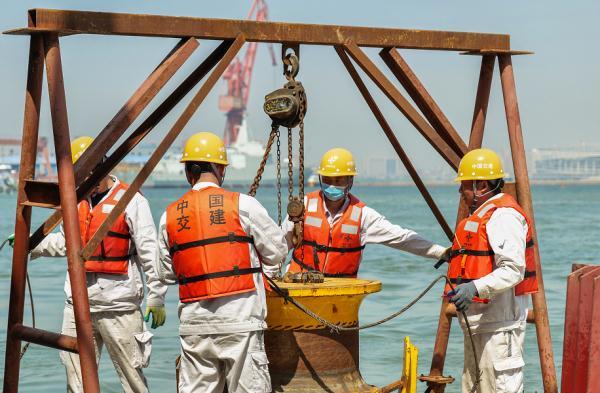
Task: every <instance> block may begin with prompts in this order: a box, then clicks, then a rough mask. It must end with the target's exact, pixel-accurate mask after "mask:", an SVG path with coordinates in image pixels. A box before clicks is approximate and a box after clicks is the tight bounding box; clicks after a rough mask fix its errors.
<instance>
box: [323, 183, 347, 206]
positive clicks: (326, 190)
mask: <svg viewBox="0 0 600 393" xmlns="http://www.w3.org/2000/svg"><path fill="white" fill-rule="evenodd" d="M321 191H323V195H325V198H327V199H329V200H330V201H334V202H335V201H339V200H340V199H342V198H343V197H344V196H346V187H340V186H332V185H329V184H325V183H322V184H321Z"/></svg>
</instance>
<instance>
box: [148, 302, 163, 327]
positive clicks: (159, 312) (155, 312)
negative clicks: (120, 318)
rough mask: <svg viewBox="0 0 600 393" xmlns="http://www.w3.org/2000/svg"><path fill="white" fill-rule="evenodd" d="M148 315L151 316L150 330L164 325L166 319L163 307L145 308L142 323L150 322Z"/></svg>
mask: <svg viewBox="0 0 600 393" xmlns="http://www.w3.org/2000/svg"><path fill="white" fill-rule="evenodd" d="M150 314H152V329H156V328H158V327H159V326H162V325H164V324H165V320H166V319H167V312H166V311H165V306H146V313H145V314H144V321H146V322H148V321H149V320H150Z"/></svg>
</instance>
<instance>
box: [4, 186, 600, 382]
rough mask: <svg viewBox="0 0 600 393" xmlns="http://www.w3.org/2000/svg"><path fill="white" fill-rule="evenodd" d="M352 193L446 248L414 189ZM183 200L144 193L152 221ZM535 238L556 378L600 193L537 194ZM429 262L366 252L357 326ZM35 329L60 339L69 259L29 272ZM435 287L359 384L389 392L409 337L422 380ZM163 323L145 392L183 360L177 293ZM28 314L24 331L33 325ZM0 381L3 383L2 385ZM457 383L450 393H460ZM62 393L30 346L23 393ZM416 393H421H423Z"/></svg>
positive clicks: (593, 257) (7, 219)
mask: <svg viewBox="0 0 600 393" xmlns="http://www.w3.org/2000/svg"><path fill="white" fill-rule="evenodd" d="M354 191H355V193H356V194H357V195H358V196H359V197H360V198H361V199H362V200H364V201H365V202H366V203H367V204H368V205H370V206H371V207H373V208H375V209H376V210H378V211H379V212H381V213H382V214H384V215H385V216H386V217H387V218H388V219H389V220H390V221H391V222H393V223H395V224H399V225H401V226H403V227H408V228H412V229H414V230H416V231H417V232H419V233H421V234H423V235H424V236H426V237H428V238H430V239H433V240H435V241H437V242H440V243H441V244H447V243H448V242H447V240H445V239H444V236H443V233H442V231H441V230H440V228H439V227H438V225H437V223H436V221H435V219H434V217H433V215H432V214H431V213H430V211H429V209H428V208H427V206H426V204H425V203H424V202H423V200H422V199H421V198H420V196H419V194H418V191H417V190H416V189H414V188H413V187H384V188H378V187H355V189H354ZM183 192H184V190H183V189H147V190H144V194H145V195H146V197H147V198H148V199H149V200H150V205H151V206H152V210H153V215H154V219H155V221H158V219H159V218H160V215H161V213H162V211H163V210H164V208H165V207H166V205H167V204H168V203H169V202H170V201H172V200H174V199H175V198H176V197H178V196H179V195H180V194H182V193H183ZM431 192H432V194H433V196H434V198H435V200H436V201H437V203H438V205H439V206H440V208H441V210H442V211H443V212H444V214H445V216H446V218H447V219H448V221H449V222H451V223H453V222H454V218H455V217H456V207H457V201H458V194H457V192H456V188H455V187H434V188H432V189H431ZM274 195H275V193H274V190H273V189H268V188H267V189H262V190H261V191H260V192H259V199H260V201H261V202H262V203H263V204H264V205H265V206H266V207H267V209H268V210H269V211H270V212H271V216H272V217H276V210H275V209H276V202H275V197H274ZM533 198H534V206H535V211H536V216H535V218H536V220H537V230H538V235H539V244H540V251H541V255H542V263H543V268H544V270H543V272H544V282H545V284H546V293H547V298H548V308H549V311H550V323H551V327H552V339H553V343H554V353H555V361H556V365H557V369H558V371H559V372H560V369H561V357H562V336H563V322H564V320H563V314H564V307H565V301H564V299H565V291H566V277H567V274H568V273H569V272H570V269H571V263H572V262H574V261H577V262H584V263H600V258H599V257H598V250H599V249H600V240H599V239H600V186H568V187H560V186H537V187H535V188H534V189H533ZM38 210H40V211H36V213H35V215H34V221H35V222H36V223H38V224H39V223H40V222H42V220H43V219H44V218H45V217H46V215H47V214H48V213H47V211H43V210H41V209H38ZM14 211H15V197H14V195H12V196H11V195H0V237H5V236H8V235H9V234H11V233H12V232H13V225H14V224H13V220H14ZM11 255H12V254H11V249H10V248H9V247H6V248H5V249H4V250H2V251H0V299H1V300H0V370H3V369H4V350H5V339H6V318H7V309H8V299H9V287H10V260H11ZM432 265H433V261H431V260H426V259H421V258H418V257H415V256H412V255H409V254H405V253H402V252H398V251H395V250H392V249H389V248H386V247H384V246H377V245H370V246H368V247H367V249H366V250H365V256H364V260H363V263H362V265H361V270H360V275H361V276H362V277H363V278H372V279H378V280H381V281H382V282H383V290H382V291H381V292H380V293H377V294H373V295H370V296H369V297H368V298H367V299H366V300H365V301H364V303H363V305H362V309H361V313H360V318H361V322H363V323H365V322H371V321H374V320H377V319H379V318H382V317H383V316H385V315H387V314H389V313H391V312H393V311H396V310H397V309H399V308H400V307H402V306H403V305H404V304H405V303H407V302H408V301H409V300H410V299H411V298H412V297H413V296H415V295H416V294H417V293H418V292H419V291H420V290H421V289H422V288H423V287H424V286H426V285H427V284H428V283H429V282H430V281H431V280H432V279H433V278H434V277H435V276H436V275H437V274H438V272H437V271H435V270H434V269H433V267H432ZM29 272H30V276H31V282H32V286H33V291H34V299H35V306H36V316H37V326H38V327H40V328H43V329H47V330H51V331H60V327H61V319H62V310H63V304H64V303H63V302H64V294H63V283H64V277H65V273H66V260H65V259H59V258H56V259H50V258H44V259H39V260H36V261H33V262H32V263H31V264H30V270H29ZM441 290H442V286H441V284H439V288H438V289H437V290H434V291H432V292H431V293H429V294H428V295H427V296H426V297H425V298H424V299H422V300H421V302H420V303H418V304H417V305H416V306H415V307H413V308H412V309H411V310H410V311H409V312H408V313H406V314H404V315H402V316H401V317H399V318H397V319H395V320H393V321H391V322H389V323H387V324H385V325H383V326H380V327H376V328H373V329H369V330H366V331H363V332H362V333H361V336H360V338H361V371H362V373H363V376H364V378H365V380H366V381H367V382H369V383H371V384H375V385H380V386H383V385H386V384H388V383H390V382H392V381H394V380H396V379H397V378H398V377H399V375H400V372H401V365H402V350H403V337H404V336H410V337H411V339H412V341H413V342H414V343H415V344H416V345H417V346H418V347H419V351H420V352H419V373H425V374H427V373H428V372H429V364H430V361H431V353H432V349H433V342H434V338H435V332H436V327H437V319H438V312H439V306H440V297H439V295H440V292H441ZM166 305H167V322H166V324H165V325H164V326H163V327H161V328H159V329H158V330H155V331H154V333H155V336H154V348H153V355H152V361H151V364H150V366H149V367H148V368H147V369H146V376H147V377H148V380H149V384H150V390H151V391H154V392H158V391H162V392H171V391H174V390H175V382H174V380H175V368H174V361H175V358H176V356H177V355H178V353H179V339H178V335H177V324H178V321H177V314H176V307H177V291H176V289H175V288H171V289H170V290H169V293H168V296H167V304H166ZM29 318H30V315H29V306H28V305H26V323H30V322H29ZM462 356H463V355H462V334H461V332H460V329H459V328H458V325H457V324H456V321H455V323H454V325H453V329H452V335H451V338H450V345H449V348H448V357H447V359H446V373H447V374H451V375H453V376H457V377H459V376H460V373H461V370H462V363H463V361H462ZM525 361H526V364H527V365H526V369H525V374H526V381H527V385H526V391H527V392H533V391H535V390H541V386H542V384H541V378H540V373H539V358H538V353H537V348H536V340H535V329H534V327H533V325H529V326H528V329H527V338H526V342H525ZM0 378H2V376H1V375H0ZM100 380H101V386H102V391H103V392H120V391H121V389H120V384H119V382H118V379H117V375H116V373H115V371H114V369H113V366H112V363H111V362H110V358H109V356H108V353H106V352H104V353H103V354H102V360H101V365H100ZM459 386H460V385H459V381H457V382H456V383H454V384H453V385H451V386H450V387H449V388H448V389H447V391H448V392H458V391H459V390H460V389H459ZM64 390H65V375H64V369H63V367H62V365H61V363H60V361H59V357H58V351H56V350H54V349H47V348H44V347H40V346H36V345H31V346H30V348H29V350H28V351H27V353H26V355H25V357H24V358H23V361H22V366H21V391H23V392H61V391H64ZM420 390H422V389H420Z"/></svg>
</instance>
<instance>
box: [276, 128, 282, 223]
mask: <svg viewBox="0 0 600 393" xmlns="http://www.w3.org/2000/svg"><path fill="white" fill-rule="evenodd" d="M277 224H278V225H279V226H281V132H280V131H279V127H278V128H277Z"/></svg>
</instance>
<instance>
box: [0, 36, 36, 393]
mask: <svg viewBox="0 0 600 393" xmlns="http://www.w3.org/2000/svg"><path fill="white" fill-rule="evenodd" d="M43 76H44V44H43V41H42V37H41V36H40V35H32V36H31V38H30V44H29V65H28V69H27V88H26V91H25V115H24V119H23V138H22V145H21V163H20V167H19V168H20V169H19V185H18V194H17V209H16V214H15V243H14V247H13V255H12V273H11V279H10V303H9V306H8V320H7V327H6V348H5V349H6V351H5V353H4V384H3V391H4V392H5V393H17V392H18V391H19V372H20V366H21V359H20V356H21V340H20V339H19V338H18V337H14V336H12V335H11V334H10V331H11V329H13V328H14V327H15V326H18V325H20V324H22V323H23V312H24V310H23V309H24V306H25V280H26V276H27V261H28V254H29V231H30V229H31V206H25V205H23V204H22V202H25V201H26V200H27V194H26V193H25V183H26V181H27V180H30V179H33V178H34V177H35V161H36V156H37V142H38V129H39V123H40V106H41V97H42V83H43Z"/></svg>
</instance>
